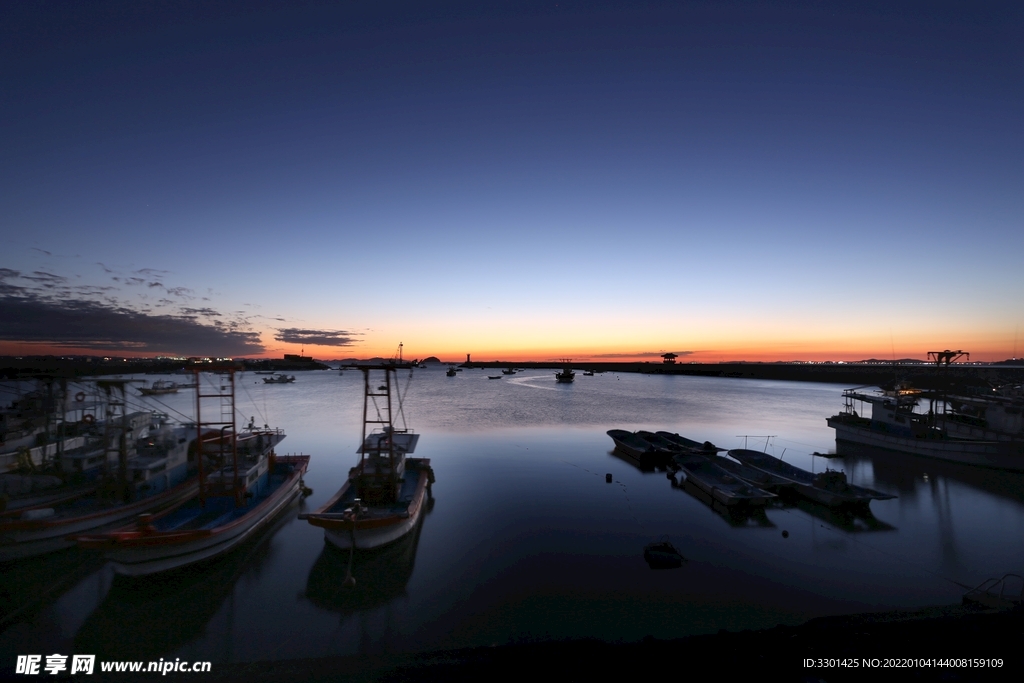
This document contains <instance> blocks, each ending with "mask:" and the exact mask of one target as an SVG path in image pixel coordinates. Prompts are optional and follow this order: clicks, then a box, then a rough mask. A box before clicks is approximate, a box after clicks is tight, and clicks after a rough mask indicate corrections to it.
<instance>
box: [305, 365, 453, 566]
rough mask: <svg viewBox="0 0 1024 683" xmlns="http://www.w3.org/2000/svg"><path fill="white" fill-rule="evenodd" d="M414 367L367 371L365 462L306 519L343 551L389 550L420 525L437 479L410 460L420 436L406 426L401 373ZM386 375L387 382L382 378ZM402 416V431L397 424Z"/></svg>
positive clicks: (421, 461) (425, 465) (426, 466)
mask: <svg viewBox="0 0 1024 683" xmlns="http://www.w3.org/2000/svg"><path fill="white" fill-rule="evenodd" d="M400 368H410V371H411V366H410V365H408V364H401V363H389V364H384V365H374V366H362V367H360V370H361V371H362V373H363V436H362V441H361V443H360V446H359V448H358V450H357V453H358V454H359V462H358V463H357V464H356V466H355V467H353V468H352V469H351V470H350V471H349V476H348V480H347V481H346V482H345V483H344V484H343V485H342V487H341V489H340V490H339V491H338V492H337V493H336V494H335V495H334V496H333V497H331V499H330V500H328V501H327V502H326V503H325V504H324V505H323V506H322V507H321V508H320V509H319V510H317V511H316V512H311V513H309V514H307V515H300V518H302V519H306V520H308V521H309V523H310V524H312V525H313V526H317V527H321V528H322V529H323V530H324V536H325V538H326V539H327V541H328V542H330V543H331V544H332V545H335V546H337V547H339V548H352V549H368V548H376V547H378V546H382V545H386V544H388V543H391V542H393V541H396V540H398V539H400V538H402V537H403V536H405V535H406V534H408V533H409V532H410V531H411V530H412V529H413V528H414V527H415V526H416V522H417V520H419V518H420V515H421V514H422V513H423V509H424V507H425V506H426V501H427V499H428V497H429V496H430V485H431V483H432V482H433V480H434V473H433V470H431V468H430V460H428V459H426V458H410V457H408V456H409V455H411V454H412V453H413V451H415V449H416V444H417V442H418V441H419V434H414V433H412V432H411V431H410V430H409V429H408V428H407V427H406V426H405V425H404V421H405V416H404V413H403V411H402V394H401V393H400V392H399V391H398V386H397V385H398V380H397V375H398V370H399V369H400ZM381 374H383V380H382V379H381V378H380V375H381ZM396 417H398V418H399V419H400V420H401V422H402V423H403V426H402V428H398V427H396V425H395V418H396Z"/></svg>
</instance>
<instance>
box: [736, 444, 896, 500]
mask: <svg viewBox="0 0 1024 683" xmlns="http://www.w3.org/2000/svg"><path fill="white" fill-rule="evenodd" d="M729 457H731V458H733V459H735V460H738V461H739V462H741V463H743V464H744V465H747V466H748V467H752V468H754V469H756V470H760V471H762V472H765V473H767V474H773V475H775V476H777V477H781V478H783V479H786V480H788V481H790V482H791V483H792V486H793V488H794V490H795V491H796V492H797V493H799V494H801V495H803V496H805V497H807V498H810V499H811V500H813V501H814V502H816V503H821V504H822V505H827V506H829V507H839V506H843V505H867V504H868V503H870V502H871V501H872V500H889V499H891V498H895V497H896V496H893V495H889V494H887V493H881V492H879V491H874V490H872V489H868V488H863V487H860V486H854V485H853V484H850V483H849V482H847V481H846V474H845V473H843V472H838V471H836V470H831V469H826V470H825V471H824V472H818V473H817V474H813V473H811V472H808V471H807V470H804V469H801V468H799V467H796V466H794V465H790V464H789V463H787V462H783V461H782V460H781V459H779V458H776V457H775V456H773V455H768V454H767V453H761V452H760V451H753V450H749V449H746V448H737V449H734V450H731V451H729Z"/></svg>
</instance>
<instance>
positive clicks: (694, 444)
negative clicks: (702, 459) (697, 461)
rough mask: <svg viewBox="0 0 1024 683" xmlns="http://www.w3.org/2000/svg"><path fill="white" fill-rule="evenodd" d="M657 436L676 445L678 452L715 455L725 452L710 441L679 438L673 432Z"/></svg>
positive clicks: (660, 433) (659, 433)
mask: <svg viewBox="0 0 1024 683" xmlns="http://www.w3.org/2000/svg"><path fill="white" fill-rule="evenodd" d="M657 435H658V436H659V437H661V438H662V439H665V440H666V441H668V442H670V443H672V444H673V445H675V446H676V447H677V449H678V450H682V451H684V452H686V453H693V454H699V455H714V454H715V453H720V452H721V451H724V450H725V449H724V448H719V447H718V446H716V445H715V444H713V443H711V442H710V441H705V442H703V443H701V442H700V441H694V440H693V439H687V438H686V437H685V436H679V435H678V434H674V433H672V432H657Z"/></svg>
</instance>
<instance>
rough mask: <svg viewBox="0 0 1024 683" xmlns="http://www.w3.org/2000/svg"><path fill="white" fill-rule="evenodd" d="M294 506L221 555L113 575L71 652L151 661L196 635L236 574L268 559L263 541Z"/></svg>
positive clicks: (290, 514) (253, 569)
mask: <svg viewBox="0 0 1024 683" xmlns="http://www.w3.org/2000/svg"><path fill="white" fill-rule="evenodd" d="M296 505H297V504H296V503H293V504H292V505H290V506H289V507H288V508H287V509H286V510H284V511H283V512H282V514H281V515H279V516H278V518H277V519H276V520H275V521H274V523H273V524H271V525H270V526H268V527H266V528H264V529H263V530H262V531H261V532H260V533H259V534H258V535H257V536H256V537H254V538H252V539H250V540H249V541H247V542H246V543H245V544H243V545H242V546H241V547H239V548H238V549H236V550H235V551H234V552H232V553H229V554H228V555H225V556H223V557H220V558H217V559H215V560H212V561H210V562H207V563H203V564H200V565H195V566H192V567H186V568H183V569H182V570H181V571H176V572H169V573H167V574H165V575H156V576H151V577H142V578H135V577H125V576H117V577H115V579H114V581H113V584H112V585H111V587H110V591H109V592H108V593H107V596H106V598H105V599H104V600H103V602H102V603H100V605H99V606H98V607H97V608H96V609H95V610H94V611H93V612H92V614H90V615H89V616H88V617H87V618H86V620H85V623H84V624H82V627H81V628H80V629H79V631H78V634H77V635H76V636H75V648H76V651H78V652H89V653H95V654H96V655H97V656H98V657H100V658H110V659H118V658H119V659H136V660H156V659H158V658H160V657H163V656H166V655H170V654H172V653H173V652H175V651H176V650H178V649H179V648H181V647H182V646H184V645H186V644H188V643H190V642H192V641H194V640H196V639H197V638H199V637H201V636H202V635H203V634H204V632H205V631H206V626H207V624H208V623H209V622H210V620H211V619H212V618H213V616H214V615H215V614H216V613H217V612H218V611H219V610H220V608H221V606H222V605H223V604H224V603H225V601H226V600H227V599H228V596H230V595H231V594H232V593H233V591H234V588H235V583H236V582H237V580H238V579H239V577H241V576H242V575H243V574H245V573H249V572H257V573H258V572H259V571H260V567H261V566H264V565H266V564H269V563H270V562H272V561H273V555H274V553H273V552H272V549H273V545H272V544H271V543H270V542H269V541H270V539H271V537H272V536H273V535H274V534H275V533H276V532H277V531H278V530H280V529H281V528H282V527H283V526H285V525H287V524H288V522H290V521H291V520H292V519H293V518H294V516H295V513H296Z"/></svg>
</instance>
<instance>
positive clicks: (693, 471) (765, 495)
mask: <svg viewBox="0 0 1024 683" xmlns="http://www.w3.org/2000/svg"><path fill="white" fill-rule="evenodd" d="M675 462H676V464H677V465H679V467H680V469H681V470H682V471H683V473H684V474H685V475H686V480H687V481H688V482H690V483H692V484H693V485H694V486H696V487H697V488H699V489H700V490H701V491H704V492H705V493H707V494H708V495H709V496H711V497H712V498H713V499H714V500H716V501H718V502H719V503H721V504H722V505H728V506H733V505H749V506H756V505H764V504H766V503H767V502H768V501H770V500H771V499H772V498H775V494H774V493H769V492H768V491H764V490H762V489H760V488H757V487H756V486H753V485H751V484H749V483H748V482H746V481H744V480H742V479H740V478H738V477H735V476H733V474H732V473H730V472H728V471H727V470H724V469H722V468H721V467H719V466H718V465H716V464H715V463H713V462H712V461H711V460H709V459H708V458H705V457H704V456H701V455H678V456H676V457H675Z"/></svg>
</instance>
